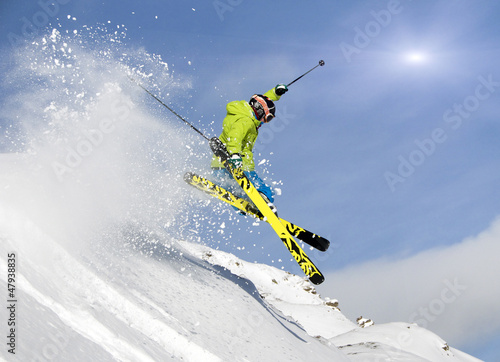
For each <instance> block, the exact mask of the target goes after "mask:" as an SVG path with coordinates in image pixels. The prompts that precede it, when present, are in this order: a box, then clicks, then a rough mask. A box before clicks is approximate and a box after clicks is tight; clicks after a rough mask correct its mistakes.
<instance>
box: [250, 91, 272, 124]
mask: <svg viewBox="0 0 500 362" xmlns="http://www.w3.org/2000/svg"><path fill="white" fill-rule="evenodd" d="M248 103H249V104H250V106H251V107H252V108H253V110H254V112H255V115H256V116H257V119H259V120H261V119H262V121H263V122H264V123H268V122H270V121H271V120H272V119H273V118H274V115H275V112H276V108H275V107H274V102H273V101H272V100H270V99H269V98H268V97H266V96H263V95H262V94H254V95H253V96H252V98H250V102H248Z"/></svg>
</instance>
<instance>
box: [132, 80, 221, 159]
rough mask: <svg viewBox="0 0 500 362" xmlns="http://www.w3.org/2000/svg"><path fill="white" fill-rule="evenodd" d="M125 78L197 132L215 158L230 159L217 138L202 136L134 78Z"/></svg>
mask: <svg viewBox="0 0 500 362" xmlns="http://www.w3.org/2000/svg"><path fill="white" fill-rule="evenodd" d="M127 77H129V79H130V80H131V81H132V82H134V83H135V84H137V85H138V86H139V87H141V88H142V89H143V90H144V91H145V92H146V93H147V94H149V95H150V96H151V97H153V98H154V99H156V100H157V101H158V103H160V104H161V105H162V106H163V107H165V108H166V109H168V110H169V111H170V112H172V113H173V114H174V115H176V116H177V117H178V118H179V119H180V120H181V121H183V122H184V123H186V124H187V125H188V126H189V127H191V128H192V129H194V130H195V131H196V132H198V134H200V135H201V136H202V137H203V138H204V139H206V140H207V141H208V145H209V146H210V148H211V149H212V152H213V153H214V154H215V155H216V156H217V157H220V158H221V159H223V160H227V159H228V158H229V157H230V154H229V152H228V151H227V149H226V146H224V144H223V143H222V141H221V140H220V139H219V137H212V138H208V137H207V136H205V135H204V134H203V132H201V131H200V130H199V129H198V128H196V127H195V126H193V125H192V124H191V123H189V122H188V121H186V120H185V119H184V118H183V117H182V116H181V115H180V114H179V113H177V112H176V111H174V110H173V109H172V108H170V107H169V106H167V105H166V104H165V103H163V102H162V100H161V99H159V98H158V97H157V96H155V95H154V94H153V93H151V92H150V91H148V90H147V89H146V88H144V87H143V86H142V85H141V84H140V83H139V82H137V81H136V80H135V79H134V78H132V77H131V76H129V75H127Z"/></svg>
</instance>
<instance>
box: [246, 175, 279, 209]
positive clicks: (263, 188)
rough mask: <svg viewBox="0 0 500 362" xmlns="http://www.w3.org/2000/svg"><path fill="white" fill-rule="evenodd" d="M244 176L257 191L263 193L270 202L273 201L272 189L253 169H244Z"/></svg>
mask: <svg viewBox="0 0 500 362" xmlns="http://www.w3.org/2000/svg"><path fill="white" fill-rule="evenodd" d="M244 173H245V175H246V177H248V179H249V180H250V181H251V182H252V184H253V185H254V186H255V188H256V189H257V191H259V192H260V193H261V194H263V195H264V196H265V197H266V198H267V199H268V200H269V201H270V202H274V192H273V189H272V188H270V187H269V186H267V185H266V184H265V183H264V181H262V179H261V178H260V177H259V175H257V172H255V171H245V172H244Z"/></svg>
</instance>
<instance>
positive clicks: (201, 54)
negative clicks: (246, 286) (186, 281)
mask: <svg viewBox="0 0 500 362" xmlns="http://www.w3.org/2000/svg"><path fill="white" fill-rule="evenodd" d="M42 4H43V3H42ZM44 14H45V15H44ZM498 14H500V4H498V2H495V1H480V2H478V1H465V0H457V1H453V2H450V1H410V0H401V1H397V0H394V1H376V2H375V1H349V2H347V1H316V2H292V3H290V2H285V1H273V2H265V3H264V2H262V3H260V2H257V3H256V2H250V1H245V0H241V1H228V0H220V1H208V2H207V1H182V2H174V1H154V0H151V1H146V2H142V3H141V4H140V5H139V4H138V3H136V2H131V1H114V0H113V1H93V0H89V1H85V2H78V1H74V0H73V1H71V0H64V1H63V0H60V1H59V2H58V5H57V7H54V6H52V7H48V8H43V7H42V6H40V4H38V3H37V2H32V1H16V2H14V1H2V3H1V4H0V34H1V36H0V48H1V49H0V54H2V55H1V56H0V57H1V58H2V65H0V71H1V72H2V73H3V72H8V71H9V69H10V60H11V58H10V54H11V52H13V51H15V47H13V46H12V44H11V43H12V40H13V39H16V37H19V38H24V37H25V35H26V34H27V33H29V32H30V29H31V28H28V27H27V25H26V24H27V23H26V21H29V22H30V24H33V23H35V24H38V25H40V28H42V27H45V26H47V27H49V28H50V27H55V26H57V27H58V28H59V29H63V30H64V29H66V30H73V29H81V28H82V27H83V26H84V25H87V26H92V27H94V28H95V27H96V25H97V24H104V26H103V29H104V30H103V31H107V32H111V31H112V29H113V28H114V27H115V26H116V25H120V26H121V25H124V26H125V28H126V37H125V40H124V42H125V43H126V46H130V47H143V48H144V49H145V50H146V51H147V52H148V53H150V54H159V55H161V57H162V59H163V60H164V61H165V62H167V63H168V64H169V65H170V69H171V71H173V76H174V78H175V77H176V76H178V77H179V79H182V80H188V81H189V83H190V89H189V90H188V91H186V93H185V94H183V95H184V97H177V98H175V100H174V102H173V103H172V104H171V105H172V106H173V107H174V108H175V109H176V110H178V111H179V112H180V113H181V114H183V115H185V116H186V117H187V118H188V119H189V120H191V121H193V123H195V125H196V126H198V127H200V129H202V130H203V131H205V132H206V134H208V135H215V134H219V132H220V122H221V120H222V118H223V116H224V107H225V104H226V103H227V102H228V101H231V100H239V99H248V98H249V97H250V96H251V95H252V94H254V93H256V92H259V93H262V92H265V91H266V90H268V89H269V88H271V87H273V86H275V85H276V84H277V83H282V82H283V83H288V82H290V81H291V80H293V79H295V78H296V77H297V76H298V75H300V74H302V73H303V72H305V71H306V70H308V69H310V68H311V67H313V66H314V65H316V64H317V62H318V60H320V59H323V60H325V62H326V65H325V66H324V67H321V68H318V69H316V70H314V71H313V72H311V73H310V74H308V75H307V76H306V77H304V78H303V79H301V80H300V81H299V82H297V83H295V84H293V85H292V86H291V87H290V91H289V92H288V93H287V94H286V95H285V96H283V98H282V100H280V101H279V103H278V104H277V107H278V112H280V113H279V116H280V115H281V117H278V118H277V119H276V120H274V121H273V124H269V125H265V126H264V127H262V128H261V138H262V139H261V141H260V143H258V153H259V155H258V158H259V159H261V160H263V159H265V160H266V162H265V163H264V164H263V165H262V166H260V168H259V169H258V171H259V172H260V173H261V175H262V176H266V177H268V179H269V180H274V181H280V184H281V185H280V188H281V189H282V196H280V197H278V198H277V201H276V204H277V206H278V209H279V210H283V211H282V212H281V213H280V216H282V217H284V218H286V219H289V220H290V221H293V222H296V223H297V224H299V225H303V226H305V227H307V228H309V229H311V230H313V231H315V232H317V233H319V234H321V235H323V236H325V237H328V238H330V239H331V241H332V248H331V252H330V253H328V254H327V255H326V256H325V255H320V254H318V253H313V257H315V258H316V260H317V264H318V266H319V267H320V269H322V270H323V271H324V272H326V273H332V276H334V275H336V274H335V273H341V271H342V270H343V269H344V268H348V269H346V270H353V271H352V273H355V270H356V266H357V265H358V264H364V263H370V262H373V261H378V260H387V261H389V262H394V261H397V260H405V259H409V260H411V258H413V257H416V256H417V255H419V253H422V252H426V251H429V250H435V248H441V249H443V248H444V249H446V248H453V247H456V246H457V245H459V244H460V243H461V242H462V240H464V239H465V238H467V237H473V236H476V235H478V234H479V233H481V232H483V231H484V230H487V229H488V228H489V227H490V225H491V224H492V223H493V222H494V220H495V218H496V217H497V216H498V215H499V214H500V211H499V206H498V205H500V191H499V188H498V183H499V181H500V167H498V166H499V162H498V155H499V154H500V152H499V151H500V144H499V142H498V135H499V134H500V122H499V114H500V113H499V111H500V106H499V104H500V102H499V95H500V66H499V65H498V64H499V62H498V59H499V58H500V54H499V53H500V49H499V47H500V45H499V44H500V25H499V24H498ZM68 15H71V17H74V18H75V19H74V20H73V19H72V18H71V19H68V18H67V16H68ZM38 25H36V28H37V29H38ZM158 77H159V75H158ZM0 101H2V95H0ZM154 112H158V109H155V110H154ZM170 120H171V121H172V122H177V120H176V119H172V118H170ZM1 122H2V123H1V124H0V125H1V126H2V127H3V129H4V130H5V125H7V124H9V123H10V122H12V120H10V119H7V118H6V117H5V116H3V115H2V118H1ZM265 127H267V128H265ZM2 145H3V147H4V148H5V144H2ZM209 156H210V155H209V153H208V151H207V154H206V158H207V162H208V160H209ZM205 210H206V211H207V212H210V210H209V209H208V208H206V209H205ZM223 218H225V219H223V220H222V221H225V222H226V229H225V233H226V234H225V235H226V236H227V235H232V237H231V239H230V240H231V242H230V243H229V244H227V243H226V244H224V242H222V244H221V247H226V248H228V249H229V250H231V251H234V252H236V253H239V254H241V255H239V256H242V257H244V258H246V259H248V260H258V261H263V262H274V263H276V264H279V265H280V266H283V267H284V268H285V269H287V270H291V271H294V272H300V271H299V270H298V269H294V268H296V267H295V266H294V265H291V264H292V263H290V262H289V261H288V258H289V256H288V255H287V252H286V250H284V248H283V247H282V245H280V243H279V242H278V241H277V242H276V244H272V243H273V242H274V240H273V235H272V232H271V231H269V230H268V229H266V228H265V226H264V225H261V226H258V227H255V226H252V224H251V222H247V221H244V220H243V221H240V222H239V223H237V224H236V225H231V223H229V222H227V221H228V220H229V219H228V216H227V215H226V214H225V215H223ZM242 225H243V227H242ZM240 228H243V229H244V232H243V233H242V232H241V231H240V230H239V229H240ZM249 230H253V232H252V233H251V234H250V233H248V231H249ZM205 232H207V233H209V232H213V229H211V228H207V230H205ZM256 234H258V235H260V237H259V238H258V239H259V241H257V242H256V240H255V239H256V238H255V235H256ZM262 240H265V242H263V241H262ZM253 244H257V245H258V246H257V247H250V246H251V245H253ZM242 246H246V247H245V249H244V251H242V250H240V249H241V247H242ZM279 260H282V261H281V262H279ZM448 262H449V263H450V264H453V261H443V263H444V264H445V265H446V263H448ZM396 264H397V263H396ZM421 267H422V268H425V267H426V266H425V265H422V266H421ZM463 268H464V269H467V268H468V265H467V262H465V263H464V265H463ZM394 272H395V273H397V269H395V271H394ZM497 275H498V274H497ZM484 277H485V278H487V277H489V276H486V275H485V276H484ZM409 279H410V278H409ZM372 282H373V281H372ZM387 282H388V283H390V281H387ZM495 283H496V282H495ZM343 287H344V288H348V286H343ZM330 288H331V291H330V290H326V289H325V290H322V291H321V292H322V293H326V294H330V295H329V296H331V297H338V298H339V299H341V297H340V296H338V294H337V290H336V286H335V283H333V284H332V285H331V286H330ZM496 288H498V287H496ZM338 292H339V293H340V292H341V291H338ZM346 294H348V293H346ZM346 298H347V297H346ZM341 304H342V299H341ZM360 308H362V306H360ZM498 328H500V327H499V326H497V329H496V330H495V331H496V333H498V331H499V329H498ZM495 331H494V332H495ZM494 332H492V333H494ZM493 335H494V334H493ZM489 336H490V338H493V337H491V336H492V335H489ZM487 338H488V337H486V336H485V338H484V339H487ZM458 347H460V346H458ZM467 348H468V351H470V352H471V353H474V354H475V355H476V356H479V357H480V353H481V351H482V349H481V348H482V347H481V346H480V345H479V344H475V345H473V346H472V345H467ZM493 353H495V352H493ZM496 353H497V354H496V356H497V357H498V356H499V355H500V352H499V351H498V350H497V351H496ZM490 356H491V355H490ZM484 358H486V357H484Z"/></svg>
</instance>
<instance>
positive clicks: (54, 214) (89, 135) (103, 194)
mask: <svg viewBox="0 0 500 362" xmlns="http://www.w3.org/2000/svg"><path fill="white" fill-rule="evenodd" d="M87 30H88V31H89V32H90V33H89V34H88V35H87V36H88V37H89V38H85V37H83V36H82V37H79V36H71V37H64V36H63V35H61V34H60V33H59V32H58V31H57V30H56V29H54V30H52V31H51V32H50V33H49V34H47V35H45V36H42V37H41V38H40V39H38V40H35V41H34V42H33V43H31V44H29V45H28V46H27V48H26V49H24V50H19V51H17V52H16V54H13V58H12V59H13V65H12V71H11V72H9V74H8V76H6V79H5V82H4V84H3V87H4V91H6V92H8V93H9V94H10V99H9V102H8V103H7V104H4V105H2V113H3V116H4V117H6V118H9V119H12V120H17V122H15V124H14V125H13V126H12V127H11V129H9V133H8V134H7V135H5V136H6V138H7V142H6V140H5V139H4V144H6V143H8V144H9V145H10V146H9V147H10V148H11V149H12V151H17V152H18V153H12V154H3V155H0V169H1V170H2V172H1V173H0V295H1V296H2V299H3V300H4V303H7V300H8V298H7V290H8V284H9V283H10V284H12V283H11V282H9V281H8V279H7V267H8V263H9V257H8V255H9V254H10V255H11V254H15V265H16V267H15V281H14V285H15V290H14V291H13V293H14V294H15V300H16V302H15V304H16V306H15V307H16V308H15V312H14V314H9V313H10V312H9V311H8V310H7V308H1V312H0V326H2V327H0V330H1V331H0V334H1V335H2V336H7V335H8V334H9V331H8V330H7V320H8V319H9V318H14V320H15V323H16V324H15V335H16V337H15V338H14V343H15V346H14V347H11V349H12V351H13V352H15V354H13V353H9V352H8V347H7V346H6V343H5V342H6V341H7V338H5V337H4V342H3V343H2V348H1V349H0V357H1V358H2V359H4V360H7V361H112V360H117V361H165V360H172V361H304V360H310V359H311V358H312V357H313V358H314V360H315V361H349V360H353V361H373V360H394V361H410V360H411V361H415V360H421V361H474V360H475V359H474V358H473V357H470V356H467V355H465V354H463V353H461V352H460V351H457V350H455V349H453V348H451V347H448V346H447V345H446V343H445V341H443V340H441V339H440V338H439V337H438V336H436V335H434V334H432V333H431V332H429V331H426V330H424V329H421V328H419V327H417V326H416V325H408V324H403V323H395V324H387V325H377V324H375V325H373V326H369V327H365V328H361V327H359V326H358V325H357V324H356V323H354V322H353V321H349V320H348V319H347V318H346V317H345V316H344V315H343V314H342V313H341V311H340V310H339V309H338V303H337V301H335V300H323V299H322V298H321V297H320V296H319V295H318V294H317V293H316V292H315V290H314V288H313V286H312V285H311V284H310V283H309V282H308V281H307V280H306V279H305V278H303V277H302V276H295V275H291V274H288V273H286V272H285V271H282V270H278V269H276V268H273V267H271V266H267V265H260V264H254V263H249V262H246V261H243V260H240V259H238V258H236V257H235V256H234V255H231V254H228V253H225V252H222V251H220V250H214V249H211V248H209V247H207V246H205V245H204V242H205V241H206V240H203V239H201V240H200V241H199V242H193V240H196V239H197V237H194V236H193V235H197V234H196V233H197V232H198V230H199V229H201V228H203V227H204V225H205V224H210V223H214V220H211V219H210V218H209V217H208V216H203V215H201V214H200V213H199V211H197V205H198V204H197V203H199V199H196V197H195V196H193V193H191V192H188V191H187V187H186V185H185V184H184V182H183V181H182V175H183V172H184V170H186V169H188V167H189V169H193V168H194V169H196V168H197V167H198V169H199V168H200V167H201V166H200V165H202V164H206V162H207V157H209V155H206V154H205V153H203V152H200V151H199V148H200V143H199V140H194V139H192V138H191V137H190V134H189V133H188V131H187V130H185V129H184V128H176V127H173V126H171V125H170V124H169V123H168V122H167V123H165V122H164V119H165V116H164V115H162V116H161V117H160V116H156V115H155V114H156V113H155V112H158V109H157V108H155V107H157V104H156V103H154V102H150V100H149V99H145V98H143V96H144V94H143V92H141V90H140V89H137V87H134V86H133V85H131V84H130V82H129V81H128V79H127V77H126V76H125V75H124V74H125V72H126V71H129V72H132V73H133V74H135V75H136V76H137V77H139V78H140V79H142V80H144V81H145V82H149V84H150V85H151V86H152V87H153V90H155V91H156V92H157V93H158V94H160V95H162V94H165V92H171V95H170V98H169V99H175V95H176V94H183V92H184V88H185V87H187V86H188V84H189V82H187V81H183V80H182V79H181V80H179V79H177V80H174V79H173V78H172V77H171V75H170V74H169V72H168V65H167V64H166V63H164V62H163V61H162V60H161V58H159V57H156V56H149V55H148V54H147V53H145V52H144V51H143V50H141V49H139V50H134V49H124V48H123V46H122V45H121V44H120V41H119V40H120V39H113V46H112V47H110V48H109V49H108V48H106V49H99V46H101V44H104V45H106V44H107V43H109V39H108V38H107V37H104V38H99V39H95V38H94V37H95V36H96V35H95V34H93V33H91V30H90V29H87ZM78 35H80V34H78ZM132 60H135V61H137V62H139V64H138V65H137V64H136V65H133V64H128V63H130V62H132ZM123 64H127V66H124V65H123ZM151 74H156V75H157V76H158V77H160V78H155V81H157V82H158V83H159V84H162V85H163V87H164V88H160V87H158V86H156V85H155V83H154V81H153V80H152V79H150V78H151ZM171 123H174V122H171ZM193 210H194V211H193ZM211 217H212V218H217V217H218V216H217V215H213V216H211ZM199 235H207V234H206V233H205V234H201V233H200V234H199ZM209 237H212V238H216V237H218V235H209ZM186 240H189V241H186ZM273 242H279V241H274V240H273ZM11 289H12V288H11ZM9 298H12V297H9ZM366 325H369V323H368V324H366ZM13 348H15V349H13Z"/></svg>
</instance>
